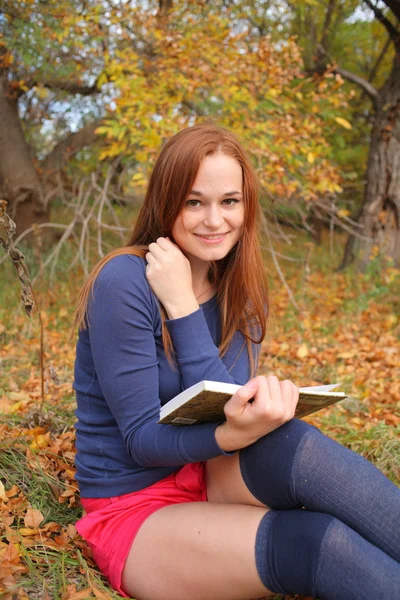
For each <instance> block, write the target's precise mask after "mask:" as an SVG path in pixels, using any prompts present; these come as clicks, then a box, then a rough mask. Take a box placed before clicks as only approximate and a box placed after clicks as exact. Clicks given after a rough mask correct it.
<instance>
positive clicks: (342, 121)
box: [335, 117, 352, 129]
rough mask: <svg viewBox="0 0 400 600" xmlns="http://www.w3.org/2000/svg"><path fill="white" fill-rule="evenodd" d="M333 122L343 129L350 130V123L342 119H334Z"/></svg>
mask: <svg viewBox="0 0 400 600" xmlns="http://www.w3.org/2000/svg"><path fill="white" fill-rule="evenodd" d="M335 121H336V123H339V125H341V126H342V127H344V128H345V129H352V125H351V123H349V122H348V121H347V120H346V119H343V118H342V117H335Z"/></svg>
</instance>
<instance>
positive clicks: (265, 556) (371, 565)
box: [256, 510, 400, 600]
mask: <svg viewBox="0 0 400 600" xmlns="http://www.w3.org/2000/svg"><path fill="white" fill-rule="evenodd" d="M256 564H257V570H258V573H259V576H260V579H261V581H262V582H263V584H264V585H265V586H266V587H267V588H268V589H269V590H271V591H272V592H277V593H281V594H304V595H307V596H313V597H318V598H320V599H321V600H366V599H367V598H374V600H389V599H390V600H392V599H393V600H394V599H395V598H400V564H399V563H398V562H397V561H395V560H393V558H390V556H388V555H387V554H385V552H383V551H382V550H379V548H377V547H376V546H374V545H373V544H370V543H369V542H367V540H365V539H364V538H363V537H362V536H361V535H359V534H358V533H356V532H355V531H354V530H353V529H351V528H350V527H347V525H345V524H344V523H342V522H341V521H339V520H338V519H336V518H335V517H332V516H330V515H327V514H323V513H316V512H311V511H306V510H284V511H274V510H271V511H270V512H268V513H267V514H266V515H265V516H264V517H263V519H262V521H261V523H260V525H259V528H258V532H257V537H256Z"/></svg>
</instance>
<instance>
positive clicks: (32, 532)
mask: <svg viewBox="0 0 400 600" xmlns="http://www.w3.org/2000/svg"><path fill="white" fill-rule="evenodd" d="M18 532H19V533H20V534H21V535H36V534H37V533H39V531H38V530H37V529H32V528H30V527H21V528H20V529H18Z"/></svg>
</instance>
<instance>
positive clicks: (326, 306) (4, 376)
mask: <svg viewBox="0 0 400 600" xmlns="http://www.w3.org/2000/svg"><path fill="white" fill-rule="evenodd" d="M286 231H287V233H289V234H291V233H294V232H291V231H290V230H289V229H287V230H286ZM295 234H296V239H294V238H293V239H294V243H293V244H292V245H291V246H290V247H289V248H288V247H285V248H284V249H283V248H280V251H282V252H283V253H285V254H289V255H291V257H292V258H295V259H296V260H298V262H289V261H287V262H285V261H284V260H281V266H282V268H283V270H284V272H285V276H286V278H287V282H288V284H289V286H290V288H291V290H292V292H293V294H294V296H295V298H296V301H297V303H298V306H299V309H300V310H299V311H298V310H296V309H295V308H294V306H293V305H292V304H291V303H290V302H289V301H288V296H287V293H286V291H285V288H284V286H283V284H282V282H281V280H280V279H279V277H278V276H277V274H276V271H275V270H274V267H273V266H272V263H271V261H270V257H269V256H268V254H266V262H267V265H269V267H268V268H269V271H270V275H271V277H270V284H271V289H270V293H271V299H272V305H273V310H272V311H271V317H270V330H269V334H268V336H267V338H268V339H267V341H266V343H265V346H264V347H263V353H262V354H263V356H262V361H261V365H260V372H261V373H265V374H266V373H271V372H274V373H276V374H277V375H278V376H279V377H281V378H286V377H289V378H291V379H294V380H295V381H296V383H298V384H299V385H306V384H307V385H308V384H312V383H328V382H331V381H340V382H341V383H342V384H343V387H344V389H345V391H346V392H347V393H348V394H349V399H348V400H347V401H345V402H343V403H342V404H341V405H339V406H336V407H333V408H330V409H327V410H326V411H324V412H323V413H321V415H319V414H318V415H315V416H312V417H311V418H310V421H311V422H313V423H314V424H316V425H317V426H319V427H320V428H321V429H322V431H324V433H326V434H327V435H330V436H331V437H333V438H335V439H336V440H337V441H339V442H340V443H342V444H344V445H346V446H348V447H349V448H352V449H353V450H355V451H356V452H359V453H360V454H362V455H364V456H365V457H367V458H368V459H369V460H371V461H372V462H374V463H375V464H376V465H377V466H378V467H379V468H380V469H381V470H382V471H383V472H384V473H385V474H386V475H387V476H388V477H390V478H391V479H392V480H393V481H394V482H395V483H396V484H397V485H399V484H400V441H399V440H400V435H399V434H400V424H399V421H400V419H398V416H399V393H400V392H399V390H397V388H396V389H394V388H393V385H394V384H395V382H396V380H397V381H399V379H400V377H399V375H400V374H399V365H398V363H396V362H395V360H394V357H395V356H396V357H397V356H398V354H397V353H398V342H399V339H400V326H399V319H398V314H399V313H400V306H399V298H398V291H397V290H398V284H399V273H398V271H396V269H393V267H391V266H390V265H389V266H388V265H384V264H382V263H381V262H379V259H375V260H374V261H373V263H371V265H370V267H369V269H368V271H367V272H366V273H365V274H364V275H359V274H357V273H356V272H355V271H354V269H352V268H350V269H349V270H348V271H346V272H345V273H335V272H334V271H333V270H332V266H335V265H338V264H339V262H340V257H341V252H342V250H343V238H342V237H341V236H338V235H335V239H334V245H333V246H332V248H331V250H330V249H329V246H327V240H325V242H324V244H323V245H322V246H321V247H317V246H315V245H314V244H312V243H310V240H308V239H307V237H306V236H305V234H299V233H298V232H295ZM74 252H75V250H74V249H73V248H71V247H68V246H66V247H65V251H63V252H62V253H61V255H60V259H59V261H58V263H57V266H56V268H55V270H54V273H53V279H52V280H51V281H50V280H49V279H46V278H42V279H40V280H39V281H38V282H37V284H36V285H35V290H36V293H37V296H38V298H39V302H40V306H41V310H42V314H43V319H44V323H45V330H46V338H45V352H46V356H45V363H46V394H45V400H44V402H41V399H40V393H39V391H38V390H39V389H40V377H39V366H38V365H39V360H38V358H39V354H38V335H39V327H38V323H37V317H36V316H35V315H34V316H33V317H32V319H31V320H29V319H28V318H27V317H26V316H25V315H24V311H23V308H22V306H21V302H20V299H19V294H20V292H19V285H18V281H17V278H16V274H15V273H14V272H13V269H12V267H11V265H10V264H8V263H7V262H6V263H4V264H3V265H1V267H0V268H1V269H2V281H3V285H2V287H1V289H0V323H2V325H3V327H0V368H1V370H0V402H1V405H0V410H4V411H5V418H4V420H3V421H4V425H3V434H4V435H3V436H1V437H0V439H2V441H1V442H0V472H1V474H2V475H1V482H2V483H3V485H4V488H5V490H10V489H13V486H16V488H15V490H16V491H15V495H13V496H11V497H10V498H9V499H8V500H7V502H6V504H5V505H3V509H4V511H5V512H4V515H8V517H9V518H11V517H12V518H13V521H12V522H10V524H9V525H7V527H2V528H0V534H1V538H0V558H1V556H3V559H4V552H5V549H6V548H7V547H8V546H9V543H10V542H12V543H14V544H15V548H16V549H17V552H18V557H15V564H14V566H13V565H12V563H10V564H11V567H10V569H11V571H12V573H11V575H12V576H11V579H8V580H6V583H7V586H8V587H4V586H5V584H4V580H2V579H1V573H2V571H1V568H0V598H4V600H9V598H14V597H15V598H17V597H18V598H22V599H23V598H29V599H35V598H44V599H45V600H46V599H49V598H51V599H54V600H68V598H73V597H74V594H76V593H78V592H80V594H81V595H80V596H78V598H85V597H87V598H94V597H97V598H103V599H106V598H115V599H116V598H119V596H118V595H117V594H115V593H114V592H113V591H112V590H111V589H110V588H109V587H108V586H107V584H106V582H105V581H104V579H103V578H102V576H101V575H100V574H99V573H98V571H97V569H96V567H95V565H94V563H93V561H92V560H91V558H90V553H89V552H88V550H87V548H86V545H85V544H84V543H83V542H82V540H81V539H80V538H79V536H76V534H75V533H74V529H73V523H74V522H75V521H76V520H77V519H78V518H79V516H80V508H79V506H78V504H77V500H78V495H77V493H76V488H74V485H76V484H75V483H74V480H73V433H72V432H73V422H74V414H73V411H74V397H73V394H72V390H71V382H72V367H73V359H74V345H75V341H74V339H73V340H71V338H70V325H71V322H72V316H73V311H74V307H75V305H76V298H77V293H78V290H79V287H80V285H81V283H82V273H81V272H80V270H79V269H75V270H73V271H71V272H68V266H69V265H70V263H71V260H72V258H73V255H74ZM41 260H44V257H42V258H41ZM27 263H28V265H29V267H30V271H31V274H33V273H35V272H37V268H38V260H37V257H36V256H35V253H34V252H30V251H28V252H27ZM396 345H397V349H396ZM300 346H302V347H303V348H306V350H307V354H306V355H305V356H302V355H299V352H298V349H299V347H300ZM346 353H347V354H346ZM346 356H347V357H346ZM50 365H51V366H52V369H53V372H52V374H50V370H49V367H50ZM391 380H392V381H391ZM392 384H393V385H392ZM391 386H392V387H391ZM392 388H393V389H392ZM63 494H64V496H63ZM68 494H70V495H68ZM0 506H1V505H0ZM4 506H5V507H6V508H7V510H6V509H5V508H4ZM29 507H31V508H33V509H36V510H38V511H40V512H41V513H42V515H43V521H42V522H41V523H40V527H39V528H38V533H37V534H32V535H22V533H24V526H25V516H26V514H27V510H28V508H29ZM25 529H26V526H25ZM21 532H22V533H21ZM3 564H5V563H4V561H3ZM7 564H8V563H7ZM13 569H14V570H13ZM2 581H3V588H4V589H3V592H1V585H2V584H1V582H2ZM85 590H86V592H85ZM7 594H8V595H7Z"/></svg>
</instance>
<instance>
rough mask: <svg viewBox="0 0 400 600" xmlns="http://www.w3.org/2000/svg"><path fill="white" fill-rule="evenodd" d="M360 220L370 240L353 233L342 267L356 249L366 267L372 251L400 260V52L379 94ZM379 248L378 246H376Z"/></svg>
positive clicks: (363, 265)
mask: <svg viewBox="0 0 400 600" xmlns="http://www.w3.org/2000/svg"><path fill="white" fill-rule="evenodd" d="M366 179H367V183H366V189H365V195H364V203H363V206H362V209H361V216H360V223H361V224H362V225H363V226H364V231H363V235H364V237H368V238H369V239H368V240H365V239H362V240H359V239H357V240H356V239H355V238H352V237H350V238H349V239H348V241H347V246H346V250H345V256H344V259H343V261H342V265H341V267H342V268H343V267H345V266H346V265H347V264H348V263H349V262H350V261H351V260H352V256H353V254H354V253H357V254H358V255H359V261H360V263H359V264H360V266H361V268H362V269H365V267H366V266H367V264H368V262H369V260H370V258H371V255H374V254H376V253H378V251H379V254H380V255H381V256H386V257H389V258H392V259H393V261H394V263H395V264H396V265H399V264H400V55H399V54H398V53H396V56H395V58H394V61H393V67H392V70H391V73H390V75H389V77H388V79H387V80H386V82H385V84H384V86H383V88H382V89H381V91H380V93H379V96H378V98H377V111H376V116H375V124H374V127H373V130H372V134H371V146H370V151H369V157H368V166H367V173H366ZM375 249H376V250H375Z"/></svg>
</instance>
